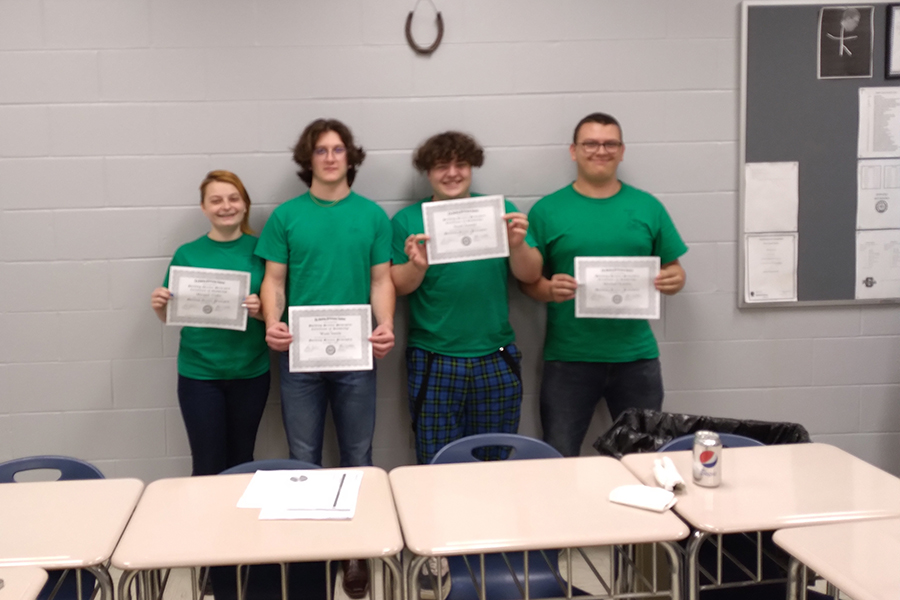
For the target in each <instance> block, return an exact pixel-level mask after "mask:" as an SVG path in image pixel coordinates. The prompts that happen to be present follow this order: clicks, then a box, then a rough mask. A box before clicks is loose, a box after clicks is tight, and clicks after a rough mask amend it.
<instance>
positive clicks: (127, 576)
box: [119, 571, 138, 600]
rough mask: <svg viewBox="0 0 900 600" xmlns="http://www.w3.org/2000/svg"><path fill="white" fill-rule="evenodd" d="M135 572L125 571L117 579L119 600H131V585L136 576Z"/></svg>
mask: <svg viewBox="0 0 900 600" xmlns="http://www.w3.org/2000/svg"><path fill="white" fill-rule="evenodd" d="M137 574H138V572H137V571H125V572H124V573H122V577H120V578H119V600H131V583H132V582H133V581H134V578H135V577H136V576H137Z"/></svg>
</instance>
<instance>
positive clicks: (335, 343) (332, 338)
mask: <svg viewBox="0 0 900 600" xmlns="http://www.w3.org/2000/svg"><path fill="white" fill-rule="evenodd" d="M288 327H290V330H291V335H292V336H293V340H292V341H291V346H290V350H289V359H290V360H289V363H290V370H291V373H309V372H317V371H369V370H371V369H372V342H370V341H369V336H370V335H371V334H372V307H371V305H369V304H344V305H339V306H291V307H290V308H289V309H288Z"/></svg>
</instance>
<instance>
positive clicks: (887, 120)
mask: <svg viewBox="0 0 900 600" xmlns="http://www.w3.org/2000/svg"><path fill="white" fill-rule="evenodd" d="M858 155H859V158H896V157H900V89H897V88H896V87H877V88H873V87H868V88H859V147H858Z"/></svg>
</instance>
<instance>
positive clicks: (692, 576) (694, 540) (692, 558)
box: [687, 530, 712, 600]
mask: <svg viewBox="0 0 900 600" xmlns="http://www.w3.org/2000/svg"><path fill="white" fill-rule="evenodd" d="M710 535H712V534H711V533H709V532H707V531H699V530H695V531H694V532H693V533H692V534H691V539H690V541H689V542H688V546H687V563H688V564H687V579H688V598H689V600H700V546H702V545H703V542H705V541H706V539H707V538H708V537H709V536H710Z"/></svg>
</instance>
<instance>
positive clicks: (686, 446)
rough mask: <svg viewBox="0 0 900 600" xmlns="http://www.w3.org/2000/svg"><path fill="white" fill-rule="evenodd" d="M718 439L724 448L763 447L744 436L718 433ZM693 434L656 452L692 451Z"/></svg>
mask: <svg viewBox="0 0 900 600" xmlns="http://www.w3.org/2000/svg"><path fill="white" fill-rule="evenodd" d="M719 439H720V440H722V446H723V447H725V448H746V447H748V446H765V444H763V443H762V442H759V441H757V440H754V439H753V438H749V437H747V436H745V435H737V434H735V433H720V434H719ZM693 449H694V434H693V433H690V434H688V435H683V436H681V437H677V438H675V439H674V440H669V441H668V442H666V443H665V444H663V445H662V447H661V448H660V449H659V450H657V452H668V451H671V450H693Z"/></svg>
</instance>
